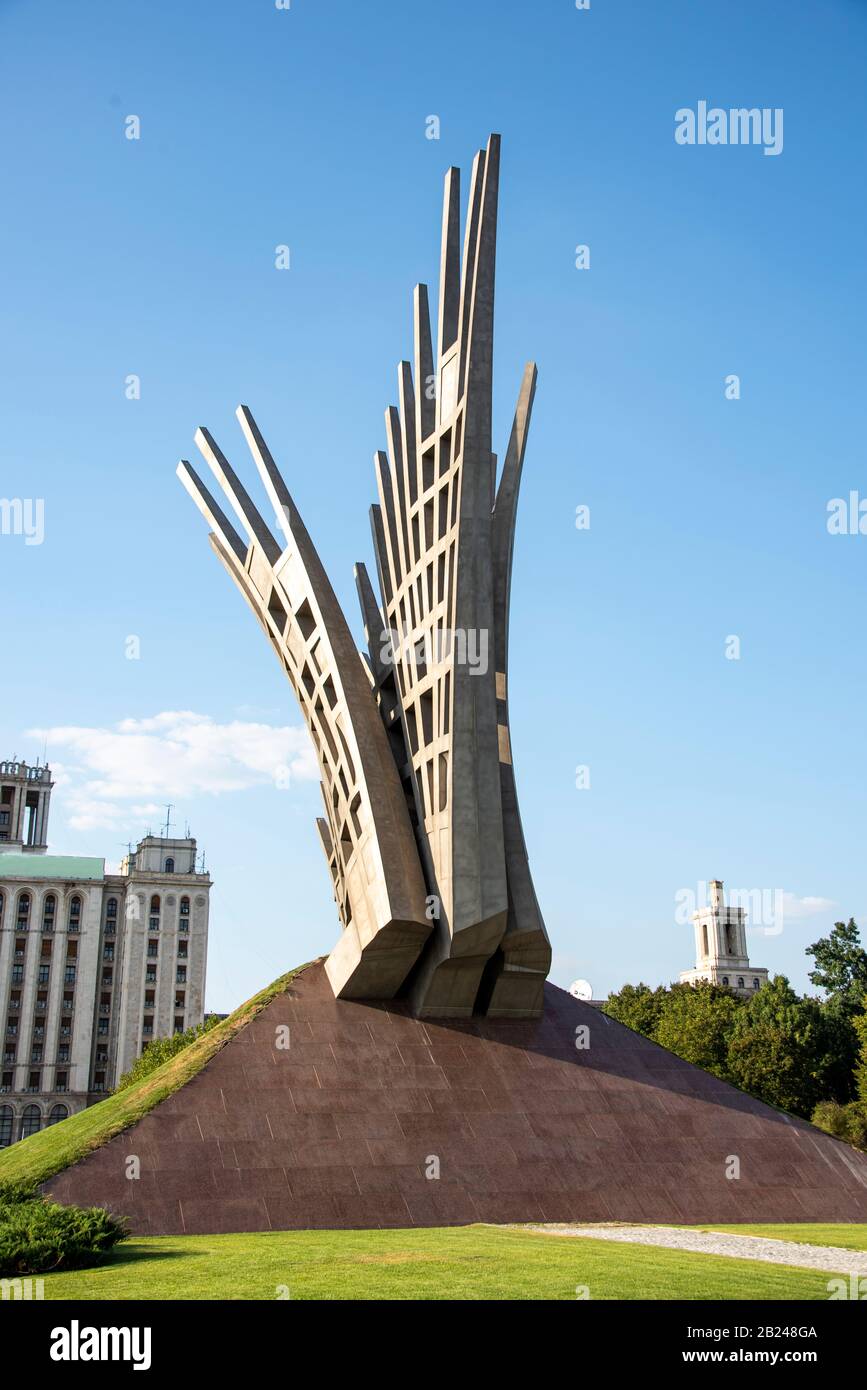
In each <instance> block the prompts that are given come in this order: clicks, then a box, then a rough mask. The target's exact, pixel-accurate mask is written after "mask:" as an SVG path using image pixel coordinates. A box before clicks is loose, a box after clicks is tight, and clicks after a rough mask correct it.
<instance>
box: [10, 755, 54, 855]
mask: <svg viewBox="0 0 867 1390" xmlns="http://www.w3.org/2000/svg"><path fill="white" fill-rule="evenodd" d="M53 786H54V783H53V782H52V780H51V771H50V769H49V768H48V767H47V766H40V765H39V764H38V763H37V765H36V766H35V767H29V766H28V764H27V763H19V762H14V761H13V762H0V850H14V851H16V852H19V853H25V854H27V853H31V852H32V853H34V854H44V853H45V851H46V849H47V847H48V807H49V804H50V802H51V788H52V787H53Z"/></svg>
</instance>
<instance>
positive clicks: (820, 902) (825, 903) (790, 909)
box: [783, 891, 838, 921]
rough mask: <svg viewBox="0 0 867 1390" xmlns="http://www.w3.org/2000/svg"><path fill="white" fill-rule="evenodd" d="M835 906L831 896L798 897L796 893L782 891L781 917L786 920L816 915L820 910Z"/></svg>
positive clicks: (797, 919) (796, 919)
mask: <svg viewBox="0 0 867 1390" xmlns="http://www.w3.org/2000/svg"><path fill="white" fill-rule="evenodd" d="M837 906H838V904H837V903H836V902H835V901H834V899H833V898H810V897H807V898H799V897H798V895H797V894H796V893H787V892H785V891H784V892H783V917H784V919H786V920H787V921H799V920H801V919H802V918H805V917H818V916H819V914H820V913H821V912H831V911H833V909H834V908H835V907H837Z"/></svg>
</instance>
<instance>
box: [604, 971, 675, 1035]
mask: <svg viewBox="0 0 867 1390" xmlns="http://www.w3.org/2000/svg"><path fill="white" fill-rule="evenodd" d="M667 996H668V990H667V989H666V988H665V986H664V985H660V986H659V988H658V989H651V988H650V985H645V984H640V985H624V986H623V988H622V989H621V990H620V991H619V993H617V994H609V996H608V998H607V1000H606V1002H605V1003H604V1004H603V1005H602V1012H603V1013H605V1014H608V1015H609V1017H610V1018H616V1019H617V1022H618V1023H625V1024H626V1027H627V1028H631V1029H633V1031H634V1032H636V1033H643V1034H644V1036H645V1037H646V1038H653V1039H654V1040H655V1039H656V1029H657V1025H658V1023H659V1018H660V1014H661V1013H662V1010H663V1008H664V1006H665V1001H666V998H667Z"/></svg>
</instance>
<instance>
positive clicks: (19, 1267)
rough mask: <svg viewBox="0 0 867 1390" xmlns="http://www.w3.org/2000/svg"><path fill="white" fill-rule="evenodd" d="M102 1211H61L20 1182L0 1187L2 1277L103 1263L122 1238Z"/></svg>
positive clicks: (121, 1230) (122, 1227) (118, 1225)
mask: <svg viewBox="0 0 867 1390" xmlns="http://www.w3.org/2000/svg"><path fill="white" fill-rule="evenodd" d="M126 1234H127V1232H126V1227H125V1225H124V1224H123V1222H122V1221H118V1220H117V1219H116V1218H115V1217H113V1216H110V1215H109V1213H108V1212H106V1211H103V1209H102V1208H101V1207H88V1208H83V1207H62V1206H60V1205H59V1204H58V1203H57V1202H51V1201H48V1200H47V1199H46V1198H45V1197H41V1196H40V1195H39V1194H38V1193H36V1192H35V1191H34V1190H33V1189H32V1188H28V1187H27V1186H26V1185H25V1184H23V1183H14V1184H9V1185H7V1186H0V1277H2V1278H10V1277H14V1276H15V1275H20V1274H45V1273H48V1272H49V1271H50V1272H53V1271H54V1270H64V1269H84V1268H86V1267H87V1266H89V1265H95V1264H101V1263H102V1261H103V1260H104V1259H105V1257H106V1255H107V1254H108V1252H109V1251H110V1250H111V1249H113V1247H114V1246H115V1245H117V1243H118V1241H120V1240H123V1239H124V1237H125V1236H126Z"/></svg>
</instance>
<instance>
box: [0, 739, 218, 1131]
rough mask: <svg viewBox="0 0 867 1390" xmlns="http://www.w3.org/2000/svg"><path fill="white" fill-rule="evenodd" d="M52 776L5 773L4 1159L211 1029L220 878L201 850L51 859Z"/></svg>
mask: <svg viewBox="0 0 867 1390" xmlns="http://www.w3.org/2000/svg"><path fill="white" fill-rule="evenodd" d="M52 787H53V782H52V780H51V772H50V769H49V768H48V767H45V766H37V767H31V766H28V765H27V764H25V763H19V762H0V1028H2V1044H3V1051H2V1061H0V1148H2V1147H5V1146H6V1145H8V1144H11V1143H14V1142H15V1141H16V1140H18V1139H22V1138H26V1137H27V1136H28V1135H30V1134H35V1133H36V1132H37V1131H38V1130H39V1129H42V1128H44V1127H45V1126H46V1125H49V1124H55V1123H56V1122H57V1121H58V1120H62V1119H65V1118H66V1117H67V1115H70V1114H73V1113H74V1112H75V1111H77V1110H82V1109H84V1107H85V1106H87V1105H90V1104H92V1103H93V1102H94V1101H96V1100H99V1099H100V1098H101V1097H102V1096H103V1095H104V1094H105V1093H106V1092H107V1091H110V1090H112V1089H113V1088H114V1086H115V1085H116V1084H117V1081H118V1079H119V1078H120V1076H122V1075H123V1073H124V1072H125V1071H128V1070H129V1068H130V1067H131V1066H132V1064H133V1062H134V1061H135V1059H136V1058H137V1057H138V1056H139V1055H140V1054H141V1051H142V1048H143V1047H144V1046H145V1045H146V1044H147V1043H148V1042H150V1041H151V1039H152V1038H159V1037H167V1036H169V1035H170V1034H171V1033H174V1032H182V1031H183V1030H184V1029H186V1028H189V1027H192V1026H194V1025H196V1024H199V1023H201V1022H202V1019H203V1017H204V1003H205V974H206V968H207V953H208V913H209V900H210V888H211V879H210V875H209V874H207V873H204V872H201V871H199V870H198V868H197V862H196V853H197V851H196V841H195V840H194V839H192V838H190V837H184V838H182V839H172V838H169V837H168V836H167V835H166V836H156V835H147V836H145V838H144V839H143V840H140V841H139V843H138V845H137V846H136V848H135V850H134V851H131V852H130V853H129V854H128V855H127V856H126V858H125V859H124V860H123V861H122V863H121V866H120V872H119V873H116V874H111V873H106V869H105V860H104V859H99V858H90V857H85V856H80V855H58V854H53V853H48V844H47V839H48V812H49V805H50V798H51V790H52Z"/></svg>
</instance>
